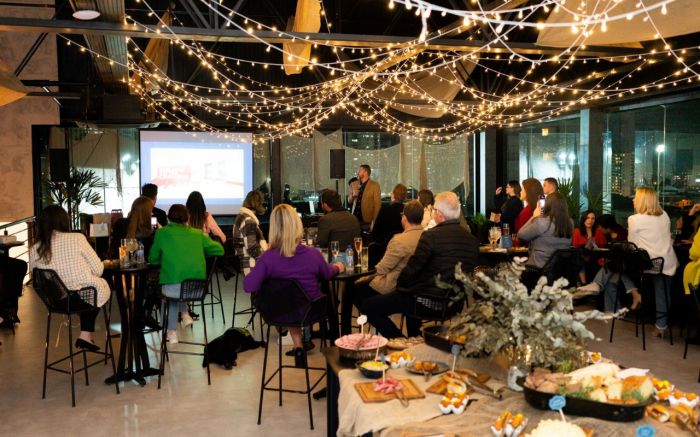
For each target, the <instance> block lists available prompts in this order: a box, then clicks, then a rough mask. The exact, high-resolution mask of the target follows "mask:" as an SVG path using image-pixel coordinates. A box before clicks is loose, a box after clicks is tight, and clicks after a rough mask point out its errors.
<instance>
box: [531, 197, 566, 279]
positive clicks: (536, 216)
mask: <svg viewBox="0 0 700 437" xmlns="http://www.w3.org/2000/svg"><path fill="white" fill-rule="evenodd" d="M572 234H573V224H572V223H571V219H570V218H569V208H568V206H567V204H566V199H565V198H564V195H562V194H561V193H559V192H554V193H552V194H550V195H549V196H547V200H546V201H545V204H544V211H543V210H542V209H540V208H535V209H534V211H533V216H532V218H530V220H528V222H527V223H525V225H524V226H523V227H522V228H520V230H519V231H518V239H519V240H520V241H524V242H528V243H529V250H528V259H527V263H526V265H528V266H532V267H536V268H540V269H541V268H542V267H544V265H545V264H546V263H547V261H549V258H551V257H552V255H553V254H554V252H556V251H557V250H558V249H568V248H569V247H570V246H571V235H572Z"/></svg>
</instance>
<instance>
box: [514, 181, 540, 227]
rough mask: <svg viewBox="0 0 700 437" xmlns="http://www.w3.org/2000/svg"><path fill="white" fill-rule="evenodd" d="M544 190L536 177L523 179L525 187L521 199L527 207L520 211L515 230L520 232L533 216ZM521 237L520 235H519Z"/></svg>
mask: <svg viewBox="0 0 700 437" xmlns="http://www.w3.org/2000/svg"><path fill="white" fill-rule="evenodd" d="M543 194H544V192H543V191H542V184H540V181H538V180H537V179H535V178H529V179H525V180H524V181H523V189H522V191H521V192H520V200H522V201H524V202H525V207H524V208H523V209H522V210H521V211H520V214H518V217H517V218H516V219H515V225H514V227H513V232H514V233H518V232H519V231H520V228H522V227H523V225H524V224H525V223H527V221H528V220H530V218H531V217H532V214H533V213H534V211H535V210H536V209H538V208H539V206H538V204H537V202H538V201H539V199H540V196H542V195H543ZM518 238H520V236H518Z"/></svg>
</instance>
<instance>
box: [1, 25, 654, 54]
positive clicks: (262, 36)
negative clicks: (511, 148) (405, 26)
mask: <svg viewBox="0 0 700 437" xmlns="http://www.w3.org/2000/svg"><path fill="white" fill-rule="evenodd" d="M146 28H147V29H144V28H143V27H141V26H136V25H130V24H123V23H108V22H100V21H82V22H81V21H70V20H42V19H37V18H16V17H0V31H6V32H48V33H67V34H81V35H116V36H122V37H131V38H163V39H177V38H180V39H186V40H194V41H220V42H234V43H259V42H260V40H264V41H266V42H268V43H272V44H281V43H285V42H290V41H292V40H296V41H298V42H300V41H305V42H309V43H315V42H317V43H320V44H330V45H342V46H354V47H386V46H388V45H393V46H394V47H401V46H408V45H409V44H410V43H413V42H415V40H416V38H413V37H405V36H387V35H355V34H342V33H303V32H286V33H285V34H281V33H280V32H274V31H259V32H255V37H253V36H250V35H249V34H247V33H246V32H244V31H241V30H230V29H198V28H192V27H173V29H174V30H175V32H177V36H176V35H173V34H171V33H169V32H163V31H161V30H160V29H157V27H156V26H146ZM156 30H158V32H156ZM307 37H308V38H307ZM414 47H416V48H420V49H422V50H440V51H442V50H446V51H464V52H468V51H472V50H475V49H479V48H482V47H483V49H482V50H480V52H482V53H505V52H506V51H507V50H508V49H507V48H506V46H505V45H503V44H502V43H500V42H497V41H491V42H489V41H468V40H464V39H457V38H455V39H450V38H438V39H434V40H432V41H431V42H430V44H420V45H417V46H414ZM508 47H510V49H512V50H513V51H515V52H516V53H520V54H524V55H528V54H530V55H558V54H561V52H562V49H561V48H559V47H542V46H537V45H535V44H533V43H522V42H509V43H508ZM644 52H645V51H644V50H642V49H632V48H627V47H598V46H587V47H586V48H585V49H579V50H577V52H576V55H577V56H579V57H581V56H599V57H606V56H635V55H638V54H643V53H644Z"/></svg>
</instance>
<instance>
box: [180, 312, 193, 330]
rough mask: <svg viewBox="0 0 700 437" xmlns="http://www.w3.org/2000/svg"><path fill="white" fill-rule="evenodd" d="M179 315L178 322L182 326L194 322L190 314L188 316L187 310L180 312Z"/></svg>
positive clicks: (184, 326)
mask: <svg viewBox="0 0 700 437" xmlns="http://www.w3.org/2000/svg"><path fill="white" fill-rule="evenodd" d="M180 317H181V318H182V321H181V322H180V323H182V327H183V328H187V327H188V326H190V325H191V324H193V323H194V319H193V318H192V316H190V313H189V311H185V312H183V313H181V314H180Z"/></svg>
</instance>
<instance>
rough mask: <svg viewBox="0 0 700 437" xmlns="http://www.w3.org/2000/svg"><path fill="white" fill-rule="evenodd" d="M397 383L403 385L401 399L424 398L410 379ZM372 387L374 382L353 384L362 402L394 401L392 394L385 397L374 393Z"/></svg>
mask: <svg viewBox="0 0 700 437" xmlns="http://www.w3.org/2000/svg"><path fill="white" fill-rule="evenodd" d="M399 382H400V383H401V385H403V389H402V390H401V392H402V394H403V397H404V398H406V399H407V400H408V399H421V398H424V397H425V393H423V392H422V391H421V390H420V389H419V388H418V386H416V384H415V383H414V382H413V381H412V380H411V379H408V378H407V379H399ZM373 387H374V382H358V383H357V384H355V390H357V394H359V395H360V399H362V401H363V402H367V403H371V402H386V401H391V400H393V399H396V395H395V394H394V393H392V394H388V395H387V394H384V393H381V392H376V391H374V388H373Z"/></svg>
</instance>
